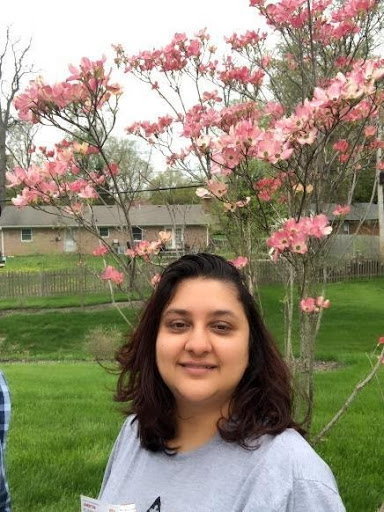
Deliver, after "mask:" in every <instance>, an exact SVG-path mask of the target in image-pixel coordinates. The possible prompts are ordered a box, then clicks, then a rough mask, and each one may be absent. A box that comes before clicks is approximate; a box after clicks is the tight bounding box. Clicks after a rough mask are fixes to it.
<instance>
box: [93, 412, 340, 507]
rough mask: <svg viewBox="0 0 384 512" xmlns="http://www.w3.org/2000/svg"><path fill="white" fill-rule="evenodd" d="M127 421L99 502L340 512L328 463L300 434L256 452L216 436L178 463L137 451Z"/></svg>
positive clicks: (267, 441) (274, 439)
mask: <svg viewBox="0 0 384 512" xmlns="http://www.w3.org/2000/svg"><path fill="white" fill-rule="evenodd" d="M131 420H132V416H131V417H128V418H127V420H126V422H125V424H124V425H123V428H122V430H121V432H120V434H119V437H118V438H117V440H116V443H115V446H114V448H113V451H112V454H111V456H110V459H109V462H108V466H107V469H106V471H105V475H104V480H103V485H102V488H101V491H100V496H99V499H101V500H102V501H105V502H106V503H113V504H115V505H118V504H122V503H135V504H136V510H137V512H309V511H310V512H343V511H345V508H344V506H343V503H342V501H341V498H340V496H339V493H338V490H337V485H336V482H335V479H334V477H333V475H332V472H331V470H330V469H329V467H328V466H327V464H326V463H325V462H324V461H323V460H322V459H321V458H320V457H319V456H318V455H317V454H316V452H315V451H314V450H313V449H312V448H311V447H310V446H309V444H308V443H307V442H306V441H305V440H304V439H303V438H302V437H301V436H300V434H298V433H297V432H296V431H294V430H291V429H288V430H286V431H285V432H283V433H282V434H280V435H277V436H270V435H265V436H263V437H262V438H261V439H260V440H259V443H260V446H259V448H257V449H256V450H246V449H244V448H242V447H241V446H240V445H238V444H233V443H228V442H226V441H223V440H222V439H221V437H220V436H219V435H218V434H217V435H216V436H215V437H214V438H213V439H211V440H210V441H209V442H208V443H206V444H205V445H204V446H201V447H200V448H198V449H197V450H194V451H191V452H186V453H180V454H176V455H173V456H169V455H166V454H164V453H158V452H156V453H153V452H150V451H148V450H146V449H144V448H142V447H141V445H140V440H139V438H138V435H137V422H136V421H135V422H134V423H133V424H132V421H131Z"/></svg>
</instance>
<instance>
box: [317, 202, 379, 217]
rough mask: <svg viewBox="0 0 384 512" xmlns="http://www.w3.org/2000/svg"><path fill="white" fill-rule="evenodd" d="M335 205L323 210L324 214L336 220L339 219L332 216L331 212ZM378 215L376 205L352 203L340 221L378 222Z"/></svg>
mask: <svg viewBox="0 0 384 512" xmlns="http://www.w3.org/2000/svg"><path fill="white" fill-rule="evenodd" d="M335 207H336V204H330V205H327V207H326V208H324V210H325V212H326V213H327V214H328V215H329V216H330V217H331V218H333V219H338V218H340V217H334V216H333V215H332V211H333V210H334V209H335ZM378 218H379V214H378V207H377V204H371V203H352V204H351V211H350V212H349V213H348V214H347V215H345V217H343V218H342V219H343V220H344V221H345V220H349V221H354V220H355V221H361V220H362V219H364V220H378Z"/></svg>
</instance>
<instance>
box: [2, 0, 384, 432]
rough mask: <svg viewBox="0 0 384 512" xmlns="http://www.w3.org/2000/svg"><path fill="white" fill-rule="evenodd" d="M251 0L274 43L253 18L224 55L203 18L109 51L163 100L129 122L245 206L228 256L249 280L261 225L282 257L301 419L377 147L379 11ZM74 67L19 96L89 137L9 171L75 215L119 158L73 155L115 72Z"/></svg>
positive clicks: (226, 208) (98, 143)
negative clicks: (347, 229)
mask: <svg viewBox="0 0 384 512" xmlns="http://www.w3.org/2000/svg"><path fill="white" fill-rule="evenodd" d="M250 5H251V8H252V9H253V12H255V14H256V13H258V14H259V15H260V16H261V17H262V18H264V20H266V22H267V24H268V25H269V26H270V27H271V29H272V31H274V32H275V34H277V35H278V36H279V38H280V39H279V44H278V46H277V47H276V48H275V49H274V50H273V51H272V49H271V47H270V46H268V34H267V32H266V33H263V32H261V31H255V30H250V31H248V32H246V33H245V34H242V35H239V34H233V35H231V36H230V37H228V38H227V39H226V42H227V44H228V53H227V54H225V55H219V51H218V48H217V47H216V46H215V45H214V44H213V43H212V42H211V40H210V36H209V35H208V33H207V32H206V31H205V30H202V31H200V32H199V33H198V34H196V35H195V36H194V37H192V38H189V37H187V35H185V34H176V35H175V36H174V38H173V39H172V41H171V42H170V43H169V44H168V45H167V46H165V47H163V48H160V49H156V50H151V51H142V52H140V53H138V54H137V55H130V54H129V52H128V51H126V50H124V48H123V47H122V46H121V45H116V46H115V50H116V64H117V65H119V66H123V67H124V69H125V71H126V72H127V73H129V74H131V75H134V76H135V77H137V79H138V80H140V81H142V82H143V83H144V84H147V85H148V86H149V87H151V88H152V90H153V92H154V94H158V95H160V97H161V98H162V99H163V100H164V101H165V103H166V105H167V108H168V109H169V110H168V112H167V113H166V114H164V115H162V116H160V117H159V118H158V119H156V120H150V121H138V122H135V123H133V124H132V125H131V126H129V127H128V128H127V132H128V134H132V135H136V136H138V137H141V138H142V139H144V140H145V141H147V143H148V144H150V145H152V146H156V147H157V149H159V150H160V151H161V152H163V154H164V155H165V156H166V157H167V164H168V165H169V166H170V167H171V168H173V169H182V170H184V171H185V170H187V171H189V172H191V173H192V174H193V173H194V170H195V169H196V167H197V166H198V168H199V172H200V173H203V174H204V175H205V177H206V186H205V187H202V188H201V189H199V190H198V191H197V194H198V195H199V196H200V197H210V198H212V199H214V200H215V201H217V202H218V203H220V204H221V207H222V214H223V215H227V216H229V217H231V216H232V217H233V218H234V219H245V221H244V222H245V224H243V233H244V236H243V240H242V241H241V243H239V247H241V254H239V255H238V256H240V259H239V258H237V259H236V260H234V264H235V265H237V266H240V267H244V266H245V268H244V271H245V272H246V273H247V276H248V281H249V285H250V287H251V288H252V289H253V286H254V284H255V282H254V278H255V273H254V269H255V265H254V264H253V262H252V258H253V256H254V251H253V246H254V244H253V242H254V239H255V238H256V237H257V238H260V237H261V236H262V237H263V238H264V239H265V243H266V246H267V247H268V249H269V251H270V255H271V257H272V259H273V260H274V261H275V262H278V261H280V260H283V261H284V262H285V269H286V281H287V283H288V291H287V295H286V299H285V304H286V354H287V358H288V359H290V360H293V354H292V342H291V340H292V323H293V316H294V313H295V307H294V306H295V304H296V303H295V301H294V294H293V286H294V285H296V286H297V290H298V296H299V301H298V309H297V310H298V311H299V331H300V334H299V338H300V340H299V341H300V357H299V362H298V364H297V365H296V369H297V375H298V379H299V384H300V388H301V391H302V392H303V393H305V394H306V395H307V397H308V398H309V404H310V408H309V414H308V421H307V426H309V425H310V419H311V414H312V398H313V385H312V377H313V369H314V354H315V341H316V336H317V333H318V329H319V326H320V320H321V317H322V313H323V311H324V309H326V308H328V307H330V301H329V300H328V299H327V298H325V297H324V295H325V291H324V290H325V289H324V284H325V283H326V281H327V274H328V272H329V263H328V261H327V257H328V254H329V248H330V244H331V242H330V241H331V237H332V234H334V233H335V232H337V230H338V229H339V226H340V224H341V223H340V222H339V221H340V219H342V218H343V216H344V215H346V213H348V211H349V208H350V204H351V202H352V200H353V194H354V189H355V187H356V184H357V183H358V181H359V179H360V177H361V176H362V175H363V173H364V172H365V170H366V169H367V168H368V167H369V166H371V165H372V161H373V158H372V154H374V153H375V152H376V150H377V149H378V148H382V147H384V141H383V140H381V138H380V137H378V131H377V127H378V119H379V112H380V108H381V106H382V104H383V102H384V94H383V92H382V90H381V89H380V86H381V83H382V81H383V78H384V60H382V59H380V58H375V57H374V56H373V54H372V48H373V45H374V42H375V37H376V34H377V31H378V30H379V29H380V27H381V22H382V12H381V10H380V6H379V2H378V1H377V0H346V1H345V2H343V4H342V5H341V4H340V2H338V1H337V0H281V1H279V2H274V3H271V2H267V1H265V0H251V1H250ZM71 73H72V75H71V76H70V77H69V78H68V79H67V80H66V81H65V82H62V83H59V84H55V85H53V86H50V85H47V84H45V83H44V82H42V81H35V82H34V83H32V84H31V85H30V86H29V87H28V88H27V89H26V90H25V92H24V93H23V94H22V95H20V96H19V97H18V98H17V100H16V103H15V105H16V108H17V109H18V110H19V115H20V117H21V118H22V119H24V120H30V121H31V122H34V123H49V124H52V125H54V126H56V127H59V128H61V129H62V130H64V131H66V132H67V133H71V130H73V129H74V128H76V130H80V132H81V131H83V133H87V137H86V138H85V140H87V141H88V142H87V143H83V144H78V145H77V146H75V144H73V145H72V146H71V147H68V146H67V145H64V147H63V146H58V147H57V149H56V150H55V153H54V154H53V155H51V156H50V157H49V158H48V159H47V162H46V164H45V165H44V166H41V167H39V168H36V167H31V168H30V169H20V168H19V169H15V171H14V172H13V173H10V175H9V181H10V186H13V187H21V189H22V190H21V193H20V194H19V195H18V196H17V197H16V199H15V200H14V203H15V204H16V205H17V206H23V205H26V204H34V203H36V202H38V203H46V204H48V203H53V204H56V205H58V204H62V202H63V201H64V198H65V201H66V202H67V205H66V208H67V209H68V210H67V211H70V213H71V214H72V215H74V216H75V217H76V218H78V219H80V218H81V219H83V218H84V204H87V205H88V204H89V200H91V201H92V200H93V199H95V198H96V197H97V192H96V188H97V187H100V186H101V187H102V185H103V183H105V182H106V180H107V181H111V182H112V183H113V182H115V181H116V176H117V175H118V172H119V170H118V168H117V166H116V165H115V164H114V163H113V162H108V161H107V160H106V161H105V170H104V172H103V173H101V174H100V173H92V172H88V174H87V175H83V174H82V173H81V171H80V170H79V169H80V166H79V155H80V156H81V158H83V157H88V156H89V154H90V153H92V152H94V151H98V152H99V153H100V154H101V155H103V149H102V148H103V144H104V142H105V139H106V137H107V136H108V134H109V133H110V130H111V127H112V126H113V124H114V119H115V115H116V112H117V103H118V99H119V96H120V94H121V89H120V87H119V86H117V85H114V84H112V83H111V81H110V73H107V72H106V71H105V68H104V62H103V61H98V62H96V63H92V62H90V61H89V60H88V59H83V61H82V63H81V66H80V68H79V69H77V68H73V67H72V68H71ZM282 77H284V79H285V81H284V80H283V79H282ZM191 83H192V84H193V88H191ZM191 90H193V91H195V93H196V96H195V99H194V100H191ZM295 101H296V103H294V102H295ZM106 114H107V115H106ZM108 121H109V123H110V124H108ZM89 133H90V134H91V136H92V137H91V138H89ZM89 141H91V142H89ZM378 166H379V167H380V168H381V167H384V163H381V162H379V163H378ZM96 186H97V187H96ZM115 191H116V193H115V200H116V203H117V204H118V205H119V206H120V207H121V208H122V210H123V211H124V208H125V204H124V198H123V197H122V196H121V194H120V192H119V190H118V187H116V188H115ZM372 193H373V194H374V191H373V192H372ZM247 212H248V215H247ZM127 225H128V227H129V216H127ZM244 227H245V229H244ZM163 236H166V234H165V235H163ZM159 240H161V238H160V239H159ZM159 243H160V242H154V243H153V244H152V245H151V244H149V243H146V244H144V245H145V247H144V246H143V247H137V248H132V249H131V251H130V254H129V255H130V256H131V257H132V258H133V259H135V258H142V259H144V260H145V261H148V260H149V259H150V257H151V255H153V254H154V253H156V251H158V249H159ZM246 263H248V265H246ZM123 271H124V269H123ZM119 272H120V271H119V270H117V269H114V268H112V267H107V268H106V269H105V272H104V274H103V276H102V277H103V278H104V279H109V280H111V281H114V282H116V283H118V282H121V281H122V279H123V275H122V274H120V273H119ZM157 279H158V277H156V276H155V278H154V280H153V282H154V283H155V282H156V280H157Z"/></svg>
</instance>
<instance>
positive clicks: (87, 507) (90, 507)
mask: <svg viewBox="0 0 384 512" xmlns="http://www.w3.org/2000/svg"><path fill="white" fill-rule="evenodd" d="M80 500H81V512H136V505H135V504H132V503H127V504H125V505H110V504H108V503H102V502H101V501H99V500H94V499H93V498H88V497H87V496H80Z"/></svg>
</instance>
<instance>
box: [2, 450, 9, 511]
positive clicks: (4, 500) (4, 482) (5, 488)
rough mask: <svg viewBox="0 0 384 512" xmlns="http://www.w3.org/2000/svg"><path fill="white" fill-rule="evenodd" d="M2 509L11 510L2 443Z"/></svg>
mask: <svg viewBox="0 0 384 512" xmlns="http://www.w3.org/2000/svg"><path fill="white" fill-rule="evenodd" d="M0 511H1V512H11V498H10V496H9V489H8V484H7V478H6V475H5V467H4V457H3V448H2V445H1V444H0Z"/></svg>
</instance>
